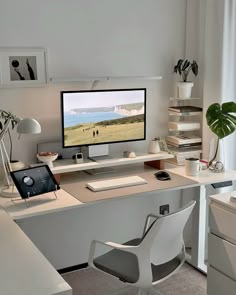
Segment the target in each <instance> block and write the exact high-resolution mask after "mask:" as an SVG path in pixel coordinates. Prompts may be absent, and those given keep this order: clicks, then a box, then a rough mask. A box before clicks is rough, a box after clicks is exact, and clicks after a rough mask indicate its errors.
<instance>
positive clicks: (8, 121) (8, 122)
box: [0, 119, 11, 141]
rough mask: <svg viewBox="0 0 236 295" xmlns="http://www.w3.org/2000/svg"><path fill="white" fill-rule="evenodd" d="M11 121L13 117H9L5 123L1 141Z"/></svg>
mask: <svg viewBox="0 0 236 295" xmlns="http://www.w3.org/2000/svg"><path fill="white" fill-rule="evenodd" d="M10 123H11V119H7V121H6V123H5V124H4V128H3V129H2V131H1V133H0V141H1V140H3V138H4V135H5V134H6V132H7V130H8V128H9V125H10Z"/></svg>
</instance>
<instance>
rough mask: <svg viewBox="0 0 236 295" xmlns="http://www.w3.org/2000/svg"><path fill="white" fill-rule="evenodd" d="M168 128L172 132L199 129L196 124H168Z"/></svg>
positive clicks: (198, 125)
mask: <svg viewBox="0 0 236 295" xmlns="http://www.w3.org/2000/svg"><path fill="white" fill-rule="evenodd" d="M168 128H169V129H172V130H179V131H188V130H197V129H200V123H198V122H168Z"/></svg>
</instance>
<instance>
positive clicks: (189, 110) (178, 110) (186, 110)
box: [168, 106, 202, 116]
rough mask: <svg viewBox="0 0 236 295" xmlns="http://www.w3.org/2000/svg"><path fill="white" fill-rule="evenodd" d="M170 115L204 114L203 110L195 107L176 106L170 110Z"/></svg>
mask: <svg viewBox="0 0 236 295" xmlns="http://www.w3.org/2000/svg"><path fill="white" fill-rule="evenodd" d="M168 111H169V114H170V115H171V114H173V115H178V114H180V115H182V116H183V115H185V116H187V115H199V114H201V112H202V108H199V107H194V106H176V107H169V108H168Z"/></svg>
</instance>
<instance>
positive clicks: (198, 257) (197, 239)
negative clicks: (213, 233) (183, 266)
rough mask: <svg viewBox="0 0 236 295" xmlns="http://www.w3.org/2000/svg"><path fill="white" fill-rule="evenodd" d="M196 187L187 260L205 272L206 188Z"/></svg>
mask: <svg viewBox="0 0 236 295" xmlns="http://www.w3.org/2000/svg"><path fill="white" fill-rule="evenodd" d="M196 189H197V190H198V196H197V198H196V205H195V208H194V210H193V225H192V226H193V228H192V253H191V259H190V260H189V261H188V262H189V263H190V264H192V265H193V266H194V267H196V268H198V269H199V270H201V271H203V272H204V273H206V272H207V267H206V265H205V242H206V214H207V212H206V188H205V186H204V185H201V186H200V187H198V188H196Z"/></svg>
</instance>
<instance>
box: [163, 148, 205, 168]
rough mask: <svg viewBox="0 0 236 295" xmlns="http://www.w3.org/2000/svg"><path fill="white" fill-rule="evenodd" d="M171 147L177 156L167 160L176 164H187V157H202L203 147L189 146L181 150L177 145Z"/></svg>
mask: <svg viewBox="0 0 236 295" xmlns="http://www.w3.org/2000/svg"><path fill="white" fill-rule="evenodd" d="M169 149H170V150H171V151H172V152H174V153H175V157H174V158H172V159H167V160H166V161H167V162H170V163H173V164H175V165H184V164H185V159H187V158H198V159H200V157H201V152H202V149H201V148H198V147H197V148H196V147H195V148H192V149H191V150H189V149H188V148H183V149H181V150H179V149H178V148H175V147H171V148H170V147H169Z"/></svg>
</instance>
